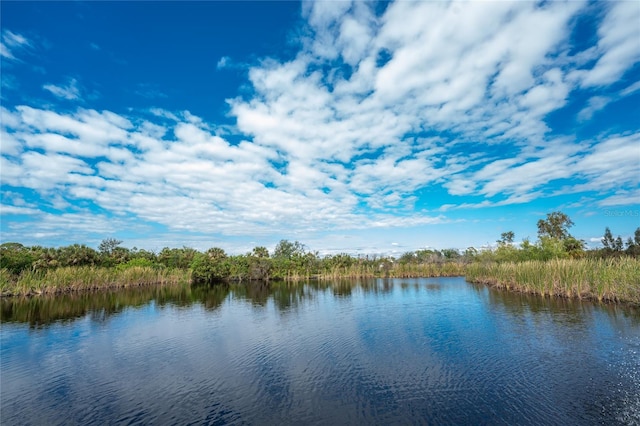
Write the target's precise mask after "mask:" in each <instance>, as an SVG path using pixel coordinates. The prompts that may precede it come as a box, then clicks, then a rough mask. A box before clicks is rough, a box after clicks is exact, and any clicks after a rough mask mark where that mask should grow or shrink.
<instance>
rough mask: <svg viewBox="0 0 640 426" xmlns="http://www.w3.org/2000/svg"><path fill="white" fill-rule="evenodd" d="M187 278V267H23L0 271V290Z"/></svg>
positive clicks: (42, 291)
mask: <svg viewBox="0 0 640 426" xmlns="http://www.w3.org/2000/svg"><path fill="white" fill-rule="evenodd" d="M190 282H191V271H189V270H186V269H173V268H162V269H157V268H151V267H143V266H134V267H131V268H126V269H116V268H100V267H94V266H79V267H64V268H57V269H50V270H47V271H45V272H34V271H23V272H22V273H21V274H20V275H19V276H17V277H16V276H13V275H11V273H9V272H8V271H6V270H2V271H1V272H0V290H1V292H2V295H3V296H6V295H13V296H17V295H32V294H48V293H64V292H70V291H78V290H97V289H106V288H116V287H135V286H141V285H150V284H181V283H190Z"/></svg>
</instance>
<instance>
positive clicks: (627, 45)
mask: <svg viewBox="0 0 640 426" xmlns="http://www.w3.org/2000/svg"><path fill="white" fill-rule="evenodd" d="M607 6H608V7H609V10H608V12H607V15H606V16H605V18H604V21H603V22H602V25H600V27H599V28H598V36H599V41H598V46H597V50H598V53H599V55H600V57H599V59H598V61H597V63H596V65H595V66H594V67H593V68H592V69H591V70H589V71H588V72H586V74H585V76H584V79H583V81H582V85H583V86H585V87H590V86H602V85H607V84H611V83H614V82H616V81H618V80H620V78H621V77H622V76H623V75H624V73H625V72H626V71H627V70H628V69H629V68H631V66H632V65H633V64H635V63H637V62H638V61H640V25H639V24H638V23H639V22H640V4H639V3H638V2H636V1H616V2H610V3H607Z"/></svg>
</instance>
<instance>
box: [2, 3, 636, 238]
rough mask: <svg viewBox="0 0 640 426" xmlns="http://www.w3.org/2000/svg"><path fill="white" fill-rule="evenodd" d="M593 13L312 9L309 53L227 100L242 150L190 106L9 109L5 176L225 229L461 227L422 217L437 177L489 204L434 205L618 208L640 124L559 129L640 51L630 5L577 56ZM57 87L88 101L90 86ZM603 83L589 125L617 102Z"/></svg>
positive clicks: (258, 75)
mask: <svg viewBox="0 0 640 426" xmlns="http://www.w3.org/2000/svg"><path fill="white" fill-rule="evenodd" d="M585 5H586V4H585V3H583V2H576V1H571V2H546V3H543V4H541V3H533V2H491V3H479V2H472V3H458V2H453V3H441V2H420V1H418V2H409V1H399V2H395V3H392V4H390V5H389V6H388V7H387V9H386V11H385V12H384V14H383V15H381V16H377V15H376V14H375V9H374V6H375V5H374V4H373V3H369V2H355V3H351V2H308V3H307V2H305V3H304V4H303V17H305V18H306V19H307V20H308V27H307V28H305V29H304V30H303V33H304V34H305V36H304V38H303V40H302V41H301V48H300V49H301V50H300V51H299V52H298V54H297V55H296V56H295V57H293V58H291V59H289V60H288V61H278V60H275V59H269V58H265V59H263V60H262V61H261V62H260V63H259V64H257V65H255V66H253V67H251V68H250V69H249V72H248V75H249V83H250V84H251V85H252V88H253V91H252V92H250V93H247V94H245V97H243V98H241V97H238V98H236V99H230V100H228V103H229V106H230V114H231V116H233V117H235V118H236V119H237V129H234V130H235V131H236V135H235V136H240V139H242V141H241V142H238V143H231V142H230V140H231V138H228V136H227V135H228V129H226V128H221V127H217V126H216V125H215V123H206V122H204V121H203V120H202V119H201V118H199V117H197V116H195V115H193V114H191V113H189V112H188V111H183V112H173V111H167V110H163V109H159V108H152V109H150V110H147V111H145V112H144V113H141V114H140V115H141V116H139V117H135V116H132V117H124V116H122V115H119V114H115V113H113V112H110V111H95V110H92V109H89V110H87V109H78V110H77V111H75V112H72V113H59V112H55V111H47V110H44V109H39V108H34V107H31V106H19V107H17V108H16V109H15V110H13V111H8V110H6V109H2V122H3V124H2V126H3V128H2V132H3V133H2V137H3V142H2V143H3V145H2V149H3V153H2V178H3V182H7V183H8V184H10V185H15V186H19V187H20V186H22V187H26V188H30V189H33V190H34V191H37V192H38V193H39V194H40V195H41V196H42V197H43V198H47V199H52V197H53V195H52V194H54V193H56V194H58V196H59V197H62V198H61V199H59V200H58V201H59V202H63V201H64V200H70V201H75V202H81V201H82V202H84V201H90V202H93V203H95V204H96V205H97V206H99V207H100V208H102V209H104V210H105V211H108V212H110V213H112V214H114V215H117V216H122V215H131V216H134V217H137V218H139V219H141V220H146V221H151V222H154V223H159V224H161V225H165V226H166V227H167V229H169V231H170V232H176V231H178V230H188V231H192V232H193V233H198V232H203V233H214V234H216V233H217V234H224V235H245V234H252V235H272V234H274V233H279V232H287V231H291V230H304V232H307V233H310V232H315V231H323V230H327V229H373V228H380V227H403V226H406V227H410V226H418V225H423V224H438V223H445V222H448V221H450V220H451V219H449V218H447V217H446V216H444V215H438V216H433V215H426V214H425V213H424V212H423V211H418V210H416V207H415V205H416V193H418V192H419V191H421V190H424V189H431V188H434V187H435V188H438V189H440V188H443V189H444V190H446V191H448V194H449V195H452V196H473V197H475V198H476V199H477V201H474V202H469V201H468V200H467V199H465V201H467V202H464V203H458V204H446V205H442V201H441V200H439V199H437V198H434V199H433V200H427V201H428V202H429V203H431V204H432V205H431V206H430V207H428V208H430V209H432V211H437V210H438V207H440V209H439V210H440V211H441V212H444V211H452V210H455V209H460V208H467V209H474V208H486V207H495V206H504V205H511V204H518V203H520V204H522V203H528V202H531V201H533V200H535V199H537V198H540V197H546V196H551V195H554V194H558V193H576V192H593V191H597V192H599V193H600V194H601V195H602V196H603V197H606V196H609V198H610V200H609V201H607V202H611V203H613V202H616V203H617V202H619V200H620V199H621V197H622V196H623V195H625V194H633V192H632V190H633V188H636V187H637V186H638V176H639V175H640V173H639V170H638V167H639V164H640V163H639V161H638V160H639V158H638V149H637V147H638V146H640V139H638V138H639V137H640V136H639V135H640V134H639V133H637V132H636V133H634V132H633V129H632V131H630V132H627V133H624V134H620V135H604V136H601V137H599V138H596V139H594V140H589V141H580V140H575V139H574V137H573V136H571V137H564V136H562V135H557V134H552V133H551V130H552V129H550V128H549V126H550V125H549V124H548V122H547V118H548V115H549V114H550V113H552V112H554V111H558V110H559V109H561V108H562V107H564V106H565V105H566V103H567V99H568V98H569V96H570V95H571V93H572V92H573V91H577V90H581V88H580V84H582V85H583V86H590V85H592V86H597V85H601V84H608V83H607V82H611V81H612V80H611V78H612V76H617V77H616V78H619V77H621V76H622V75H624V72H625V70H628V69H629V67H631V66H632V64H633V63H634V61H635V60H636V59H634V58H635V56H633V55H630V54H629V53H628V52H629V48H628V42H627V41H626V39H625V40H622V39H621V38H620V37H622V35H625V37H627V36H628V35H631V36H634V35H635V34H636V33H635V32H633V31H631V30H630V29H629V28H630V27H629V21H628V19H627V17H626V16H623V15H622V12H624V10H622V9H620V8H619V7H621V6H618V5H617V4H613V5H611V6H610V7H609V6H608V7H609V9H610V10H608V12H607V14H606V15H605V18H604V21H603V22H602V24H601V26H600V29H599V33H598V35H599V39H598V45H597V46H595V47H587V48H586V49H585V50H584V51H582V52H573V53H571V54H570V53H569V52H570V51H571V48H572V47H571V34H572V27H571V26H572V25H573V24H574V23H575V18H576V16H578V15H579V14H580V13H581V12H582V10H583V8H584V7H585ZM625 7H627V8H629V6H625ZM623 9H624V8H623ZM627 12H628V13H630V14H631V15H633V13H635V12H634V11H633V10H629V11H627ZM614 24H615V25H614ZM617 24H620V25H622V26H623V27H624V28H623V29H619V28H618V27H616V25H617ZM634 31H635V30H634ZM636 39H637V37H636ZM618 42H620V43H621V44H622V45H624V46H622V47H620V48H619V45H618ZM610 52H614V53H615V52H618V53H615V55H613V56H611V55H609V53H610ZM625 52H626V53H625ZM616 58H617V59H616ZM614 59H616V60H619V62H615V61H614ZM229 61H230V59H229V58H228V57H223V58H221V59H220V61H219V62H218V68H219V69H221V68H225V67H228V66H230V65H229V64H230V62H229ZM614 62H615V64H614ZM594 63H595V64H596V65H595V67H594V68H593V70H589V68H588V67H589V65H593V64H594ZM616 64H617V65H616ZM45 89H46V90H49V91H50V92H52V93H53V94H54V95H56V96H58V97H61V98H64V99H69V100H79V99H80V96H81V93H80V89H79V87H78V83H77V81H75V80H70V81H69V83H68V84H67V85H66V86H65V85H62V86H53V85H48V87H45ZM591 90H592V89H590V92H589V96H591V97H590V99H589V101H588V105H586V106H585V108H584V109H583V110H582V111H581V112H580V113H579V117H580V118H581V119H583V120H587V119H590V118H591V117H592V116H593V115H594V114H595V113H596V112H597V111H599V110H601V109H603V108H605V107H606V105H607V103H608V102H609V101H611V100H613V98H609V97H605V96H602V95H601V94H599V93H591ZM634 90H636V88H635V85H634V84H631V85H630V86H628V87H627V89H623V90H622V91H621V92H620V94H621V95H622V96H624V95H625V94H629V93H632V92H633V91H634ZM143 116H144V117H143ZM433 134H437V135H438V137H427V136H425V135H433ZM243 138H244V139H243ZM5 139H6V141H5ZM233 140H235V139H233ZM43 165H44V166H43ZM557 182H562V184H563V187H562V188H561V190H557V188H556V187H555V186H554V185H552V184H553V183H557ZM554 191H555V192H554ZM616 197H618V198H616ZM603 202H605V201H603ZM60 205H62V204H60ZM48 220H49V221H50V222H51V223H53V219H52V218H50V219H48ZM42 232H45V233H46V232H49V230H48V229H44V230H43V231H42Z"/></svg>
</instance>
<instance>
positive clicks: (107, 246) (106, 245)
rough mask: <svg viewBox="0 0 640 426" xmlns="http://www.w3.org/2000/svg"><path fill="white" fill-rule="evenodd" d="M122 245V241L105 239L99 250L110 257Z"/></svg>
mask: <svg viewBox="0 0 640 426" xmlns="http://www.w3.org/2000/svg"><path fill="white" fill-rule="evenodd" d="M120 244H122V241H121V240H117V239H115V238H105V239H104V240H102V242H101V243H100V245H99V246H98V250H99V251H100V253H102V254H107V255H110V254H111V253H112V252H113V250H114V249H115V248H116V247H118V246H119V245H120Z"/></svg>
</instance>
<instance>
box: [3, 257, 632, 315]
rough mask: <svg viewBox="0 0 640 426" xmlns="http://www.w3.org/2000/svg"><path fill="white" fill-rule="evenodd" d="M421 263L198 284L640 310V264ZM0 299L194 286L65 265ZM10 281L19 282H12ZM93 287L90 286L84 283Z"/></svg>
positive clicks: (173, 277)
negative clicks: (442, 285) (388, 284)
mask: <svg viewBox="0 0 640 426" xmlns="http://www.w3.org/2000/svg"><path fill="white" fill-rule="evenodd" d="M455 269H456V270H455V271H454V270H452V269H451V266H450V265H446V264H440V265H423V267H421V268H415V269H413V270H411V271H409V270H407V269H406V268H403V267H402V266H401V265H398V267H397V268H393V269H391V270H386V271H379V273H377V274H375V273H372V271H366V273H362V272H364V271H358V272H360V273H357V272H356V271H353V270H343V271H333V272H331V273H316V274H310V275H307V276H304V275H298V274H290V275H288V276H287V275H285V276H284V277H282V276H281V277H275V278H272V279H270V280H245V279H242V280H239V279H234V278H231V277H229V278H228V279H224V280H220V281H218V282H210V283H201V284H202V285H220V284H221V285H248V284H249V283H262V284H265V283H266V284H269V283H278V282H285V283H299V282H305V281H306V282H313V281H323V282H326V281H331V280H343V279H376V278H397V279H403V278H438V277H464V278H465V280H466V281H467V282H469V283H472V284H479V285H485V286H487V287H489V288H495V289H499V290H505V291H509V292H518V293H523V294H534V295H539V296H543V297H558V298H563V299H575V300H588V301H592V302H594V303H595V302H597V303H608V304H621V305H625V304H628V305H632V306H640V260H638V259H618V260H592V259H580V260H572V259H556V260H550V261H544V262H543V261H527V262H520V263H512V262H511V263H509V262H507V263H486V264H483V263H471V264H468V265H462V264H457V265H456V268H455ZM2 278H3V279H2V289H1V291H0V298H2V299H8V298H12V297H38V296H41V295H49V296H54V297H55V296H58V295H64V294H73V293H99V292H109V291H114V290H119V289H126V288H140V287H162V286H164V285H197V283H195V282H194V280H193V276H192V273H191V271H190V270H188V269H186V270H185V269H177V268H172V269H154V268H149V267H133V268H128V269H125V270H117V269H115V268H98V267H67V268H59V269H57V270H50V271H47V272H46V273H44V274H26V275H21V276H19V277H10V276H8V275H6V273H5V274H4V276H3V277H2ZM10 278H13V279H17V281H14V282H11V281H10ZM85 283H91V284H85Z"/></svg>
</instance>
